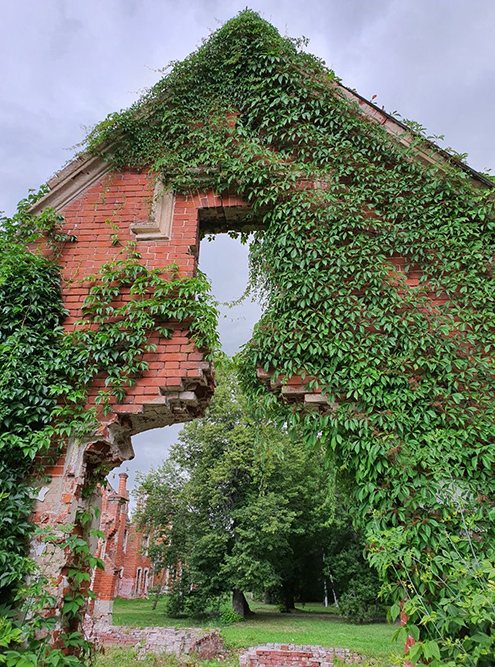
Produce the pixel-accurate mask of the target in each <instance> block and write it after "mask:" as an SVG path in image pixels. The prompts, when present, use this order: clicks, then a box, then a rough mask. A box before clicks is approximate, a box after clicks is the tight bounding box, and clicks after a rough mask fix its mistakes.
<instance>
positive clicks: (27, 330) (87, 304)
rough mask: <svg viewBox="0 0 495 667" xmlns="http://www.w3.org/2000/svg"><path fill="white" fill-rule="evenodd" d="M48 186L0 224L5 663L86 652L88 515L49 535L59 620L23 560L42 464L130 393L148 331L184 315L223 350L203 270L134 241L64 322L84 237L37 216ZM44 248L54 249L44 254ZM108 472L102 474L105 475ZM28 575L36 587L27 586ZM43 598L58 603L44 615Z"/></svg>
mask: <svg viewBox="0 0 495 667" xmlns="http://www.w3.org/2000/svg"><path fill="white" fill-rule="evenodd" d="M42 194H43V190H41V191H40V193H38V195H30V196H29V197H28V198H27V199H25V200H23V201H22V202H21V203H20V205H19V207H18V211H17V213H16V214H15V215H14V216H13V217H12V218H2V227H1V229H0V369H1V371H0V453H1V463H0V616H1V618H2V621H1V622H0V646H2V647H4V648H5V651H4V653H2V654H0V664H6V665H21V664H25V665H31V664H39V665H45V664H46V665H48V664H53V665H79V664H82V662H81V660H83V659H84V656H86V655H87V654H88V651H89V650H90V646H89V644H88V643H87V642H85V640H84V638H83V637H82V635H81V634H80V633H79V630H78V626H79V623H80V621H81V618H82V616H81V614H82V610H83V609H84V606H85V603H86V599H87V595H88V591H87V578H88V576H89V575H88V574H87V570H88V567H91V568H92V567H94V566H95V565H98V563H96V561H95V560H94V559H93V558H92V556H91V554H90V552H89V549H88V544H87V541H86V539H84V531H85V524H86V523H87V516H82V515H81V516H78V517H77V521H76V525H74V526H68V527H63V529H62V528H59V527H53V530H52V531H51V532H50V531H48V533H47V534H46V535H45V536H44V539H45V540H46V541H48V542H50V543H51V544H53V545H55V546H56V548H58V549H63V550H65V551H67V552H68V553H70V554H71V555H72V565H71V567H70V568H69V570H68V574H67V576H68V584H69V590H68V591H67V593H66V594H65V597H64V601H63V607H62V608H61V610H60V613H59V616H60V618H59V617H58V616H57V613H56V612H55V608H56V607H57V601H55V600H53V599H52V598H50V596H48V597H47V596H46V595H45V591H44V588H45V586H46V583H47V582H46V581H44V580H43V578H42V577H41V575H39V573H38V574H36V573H35V568H34V564H33V562H32V561H31V560H30V559H29V558H28V556H27V547H28V540H29V538H30V537H31V535H32V532H33V528H34V527H33V525H32V524H31V523H30V522H29V516H30V513H31V511H32V508H33V503H34V498H33V493H32V489H31V487H30V478H32V476H33V475H36V474H42V467H41V465H39V462H41V460H43V462H44V463H45V462H50V461H55V460H56V459H57V457H58V456H59V454H60V452H61V448H62V446H63V445H64V443H65V442H66V441H67V439H68V438H72V439H76V441H77V439H79V438H81V437H83V436H87V435H88V434H89V433H92V432H94V431H95V430H96V428H97V426H98V418H99V417H101V416H102V415H101V413H103V414H104V413H105V412H107V411H108V410H110V406H111V403H113V402H119V401H123V400H124V399H125V396H126V393H127V390H128V388H129V387H132V386H133V385H134V384H135V382H136V379H137V378H138V377H139V376H140V374H141V373H142V372H143V371H144V370H147V368H148V362H147V360H146V358H145V355H146V353H150V352H153V351H154V349H155V346H154V344H153V343H152V342H150V339H151V337H152V336H155V337H156V340H160V338H162V339H163V338H169V337H170V336H171V335H172V332H173V328H174V326H177V325H178V324H181V323H182V325H183V326H186V327H187V328H188V330H189V331H190V332H191V340H192V342H194V343H195V344H196V346H197V347H198V348H199V349H202V350H203V351H204V353H205V357H206V358H208V357H209V356H210V355H211V354H212V353H213V351H214V350H215V349H216V348H217V346H218V337H217V333H216V319H217V311H216V308H215V304H214V302H213V301H212V299H211V297H210V294H209V283H208V281H207V280H206V278H205V277H204V276H203V275H202V274H201V273H198V275H197V276H196V277H194V278H192V277H182V276H181V275H180V273H179V270H178V268H177V266H175V265H171V266H169V267H165V268H163V269H155V270H148V269H147V268H145V267H144V266H142V265H141V264H140V261H139V260H140V255H139V253H137V252H136V251H135V248H134V247H133V246H132V245H130V246H129V247H126V248H124V249H123V250H122V251H120V252H119V253H118V254H117V255H116V257H115V258H114V260H112V261H111V262H108V263H107V264H104V265H103V266H102V267H101V269H100V270H99V271H98V272H97V273H95V274H94V275H92V276H87V277H86V278H85V279H84V281H85V282H89V283H90V284H89V286H88V287H89V291H88V296H87V298H86V299H85V301H84V303H83V304H82V314H83V316H82V318H81V320H80V321H78V322H77V323H76V325H75V326H74V328H73V330H68V329H65V328H64V326H63V322H64V318H65V316H66V315H67V311H66V310H65V308H64V305H63V300H62V294H61V288H60V271H59V267H58V266H57V264H56V259H57V258H58V257H59V256H60V254H61V253H63V248H64V245H65V244H66V243H69V242H71V243H72V242H77V239H76V238H75V237H72V236H69V235H66V234H64V232H63V227H62V225H63V218H62V217H61V216H60V215H58V214H57V213H56V212H55V211H53V210H51V209H46V210H45V211H44V212H43V213H42V214H41V215H40V216H37V217H34V216H32V215H31V214H30V213H29V208H30V206H31V205H32V204H33V203H34V201H36V199H37V197H39V196H41V195H42ZM47 246H48V248H50V249H51V251H52V252H51V255H50V256H46V254H44V253H43V252H42V248H43V247H45V248H46V247H47ZM97 376H99V377H104V378H105V385H106V389H105V390H103V391H100V392H99V394H98V396H97V401H96V403H97V406H98V404H99V405H100V407H99V408H98V407H97V406H93V407H89V392H90V389H91V386H92V383H93V380H94V379H95V378H96V377H97ZM98 409H99V410H100V413H98V412H97V410H98ZM40 457H42V458H40ZM38 468H39V469H38ZM100 472H101V474H100V478H101V479H102V478H103V476H104V474H105V472H107V471H105V470H102V471H100ZM100 478H99V479H100ZM61 530H62V533H60V531H61ZM59 533H60V534H59ZM81 535H82V536H81ZM27 575H29V576H30V578H31V582H32V583H31V584H30V585H29V586H28V587H27V588H24V584H23V582H24V580H25V578H26V576H27ZM47 605H48V607H53V608H54V612H53V614H52V615H49V616H48V617H47V616H46V607H47ZM14 608H17V610H18V612H17V615H14V611H13V610H14ZM42 610H44V611H43V613H41V616H40V612H41V611H42ZM19 614H20V616H19ZM22 619H23V620H22ZM55 621H57V622H58V621H60V622H61V625H62V629H63V630H64V631H63V632H62V634H60V636H59V640H58V641H59V644H61V648H57V649H56V650H55V649H54V650H51V649H50V645H49V641H48V638H49V634H48V635H47V633H49V630H50V628H51V627H52V626H53V622H55Z"/></svg>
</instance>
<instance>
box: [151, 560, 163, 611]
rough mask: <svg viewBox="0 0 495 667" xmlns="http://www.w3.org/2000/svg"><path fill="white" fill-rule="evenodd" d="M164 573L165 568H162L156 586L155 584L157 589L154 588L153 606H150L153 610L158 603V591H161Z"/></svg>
mask: <svg viewBox="0 0 495 667" xmlns="http://www.w3.org/2000/svg"><path fill="white" fill-rule="evenodd" d="M165 573H166V570H165V568H162V573H161V576H160V580H159V582H158V586H157V589H156V594H155V598H154V600H153V606H152V609H153V611H155V609H156V605H157V604H158V600H159V599H160V593H161V592H162V586H163V580H164V578H165Z"/></svg>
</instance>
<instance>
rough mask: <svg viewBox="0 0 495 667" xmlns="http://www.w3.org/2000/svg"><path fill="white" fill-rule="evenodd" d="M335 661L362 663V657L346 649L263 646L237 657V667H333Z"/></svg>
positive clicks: (281, 645)
mask: <svg viewBox="0 0 495 667" xmlns="http://www.w3.org/2000/svg"><path fill="white" fill-rule="evenodd" d="M335 659H337V660H339V661H340V662H344V663H348V664H357V663H363V662H364V658H363V656H360V655H358V654H357V653H353V652H352V651H350V650H349V649H347V648H324V647H323V646H294V645H293V644H265V645H261V646H254V647H253V648H250V649H248V650H247V651H246V652H245V653H243V654H242V655H241V656H239V667H334V664H335ZM339 664H340V663H339Z"/></svg>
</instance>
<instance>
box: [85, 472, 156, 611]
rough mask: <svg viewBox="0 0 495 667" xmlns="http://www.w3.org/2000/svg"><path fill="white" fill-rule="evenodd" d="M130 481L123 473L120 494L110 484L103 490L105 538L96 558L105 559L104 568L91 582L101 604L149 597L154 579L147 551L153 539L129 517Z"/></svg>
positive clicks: (101, 519) (98, 570) (103, 528)
mask: <svg viewBox="0 0 495 667" xmlns="http://www.w3.org/2000/svg"><path fill="white" fill-rule="evenodd" d="M127 478H128V475H127V474H126V473H120V475H119V488H118V491H114V489H113V488H112V486H111V485H110V484H108V485H107V486H106V487H105V488H103V489H102V507H101V516H100V530H101V531H102V532H103V533H104V535H105V537H104V538H103V539H101V540H100V541H99V544H98V549H97V552H96V556H97V557H98V558H101V559H102V560H103V563H104V565H105V569H104V570H101V569H99V568H95V570H94V572H93V575H92V580H91V590H92V591H93V592H94V593H95V595H96V597H97V599H98V600H100V601H103V600H108V601H110V600H114V599H115V598H116V597H123V598H144V597H147V595H148V592H149V590H150V588H151V587H152V586H153V584H154V580H155V576H154V572H153V563H152V562H151V558H150V557H149V555H148V553H147V550H146V547H147V544H148V542H149V538H150V536H149V535H145V534H144V533H142V532H141V531H139V530H138V529H137V528H136V526H134V525H133V524H132V523H131V521H130V518H129V492H128V491H127V488H126V483H127ZM160 580H161V576H160V573H159V574H158V575H157V581H160ZM100 607H101V605H100Z"/></svg>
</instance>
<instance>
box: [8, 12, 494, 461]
mask: <svg viewBox="0 0 495 667" xmlns="http://www.w3.org/2000/svg"><path fill="white" fill-rule="evenodd" d="M246 4H247V0H239V1H237V0H230V1H228V2H227V1H222V0H188V1H187V2H182V1H181V0H174V1H171V0H84V1H83V2H79V1H78V0H15V1H14V0H0V26H1V27H2V33H1V40H0V66H1V72H2V76H1V79H0V210H4V211H5V212H6V213H7V214H12V213H13V211H14V209H15V204H16V202H17V201H18V200H19V199H20V198H21V197H23V196H24V195H25V194H26V193H27V191H28V189H29V188H37V187H38V186H39V185H40V184H42V183H44V182H45V181H46V180H47V179H48V178H49V177H50V176H51V175H52V174H53V173H54V172H55V171H57V170H58V169H60V167H61V166H62V165H63V164H64V163H65V162H67V161H68V160H69V159H70V158H71V157H72V155H73V154H74V150H70V147H74V146H75V145H76V144H78V143H79V142H81V141H82V139H83V138H84V136H85V134H86V131H87V128H88V127H91V126H92V125H94V124H95V123H97V122H98V121H100V120H102V119H103V118H104V117H105V116H106V115H107V114H108V113H110V112H112V111H117V110H119V109H121V108H124V107H127V106H129V105H130V104H131V103H132V102H133V101H134V100H135V99H136V97H137V96H138V95H139V91H141V90H143V89H144V88H146V87H147V86H150V85H152V84H153V83H155V82H156V81H157V80H158V78H159V77H160V74H159V72H158V71H157V70H159V69H160V68H163V67H165V66H166V65H167V64H168V63H169V62H170V61H171V60H181V59H182V58H184V57H186V56H187V55H188V54H189V53H190V52H191V51H193V50H194V49H195V48H196V47H197V46H198V45H199V43H200V41H201V39H202V38H204V37H208V35H209V33H210V32H211V31H212V30H215V29H216V28H217V27H219V25H220V24H221V23H223V22H224V21H226V20H227V19H229V18H231V17H232V16H234V15H235V14H236V13H237V12H238V11H240V10H242V9H244V8H245V7H246ZM248 6H249V7H250V8H251V9H254V10H256V11H258V12H260V14H261V15H262V16H263V17H264V18H266V19H267V20H268V21H270V22H271V23H273V24H274V25H275V26H276V27H277V28H278V29H279V30H280V32H281V33H282V34H287V35H289V36H292V37H300V36H303V35H304V36H306V37H308V38H309V40H310V42H309V46H308V50H309V51H310V52H312V53H314V54H316V55H318V56H319V57H321V58H323V59H324V60H325V62H326V63H327V65H328V66H329V67H331V68H332V69H334V70H335V72H336V73H337V75H338V76H339V77H340V78H341V79H342V80H343V83H344V84H345V85H347V86H350V87H351V88H355V89H356V90H357V91H358V92H359V93H360V94H361V95H363V96H364V97H367V98H368V99H370V98H371V97H372V96H373V95H376V96H377V97H376V98H375V99H374V102H375V103H376V104H379V105H380V106H382V105H383V106H384V107H385V109H386V110H388V111H399V112H400V113H401V115H402V116H403V117H404V118H407V119H414V120H416V121H418V122H420V123H421V124H422V125H424V126H425V127H426V128H427V129H428V131H429V132H430V133H431V134H436V135H438V134H444V135H445V138H446V143H445V144H444V145H446V146H452V147H453V148H454V149H455V150H457V151H458V152H460V153H468V154H469V158H468V162H469V164H470V165H471V166H472V167H474V168H475V169H478V170H486V169H488V168H490V167H493V168H494V170H495V132H494V130H493V121H492V119H493V117H494V106H495V0H322V1H318V0H304V1H303V2H296V1H294V0H276V1H272V0H256V1H255V0H253V1H251V2H250V3H249V5H248ZM200 261H201V267H202V268H203V270H205V271H206V272H207V273H208V275H209V276H210V278H211V279H212V281H213V286H214V291H215V294H216V296H217V297H218V298H219V299H220V300H230V299H235V298H237V297H238V296H240V294H241V293H242V292H243V289H244V286H245V282H246V276H247V273H246V272H247V259H246V254H245V249H243V248H240V246H239V245H237V244H233V243H232V242H231V241H230V240H229V239H225V238H223V237H220V238H219V239H218V240H216V241H215V242H213V243H211V244H207V243H206V242H205V243H204V244H203V245H202V248H201V258H200ZM257 315H258V311H257V309H256V308H255V307H254V306H253V305H250V304H248V305H246V306H244V307H242V308H240V309H237V310H236V311H235V312H234V311H232V312H230V314H229V318H228V319H226V320H223V321H222V337H223V343H224V347H225V349H226V350H227V351H228V352H229V353H233V352H235V350H236V349H237V348H238V347H239V345H241V344H242V343H243V342H245V341H246V340H247V339H248V338H249V335H250V330H251V327H252V324H253V322H254V321H255V320H256V318H257ZM176 433H177V429H174V428H172V427H170V428H168V429H164V430H161V431H153V432H150V433H148V434H143V435H141V436H140V437H139V439H138V438H136V439H135V442H134V445H135V449H136V459H135V460H134V461H133V462H132V463H130V464H129V465H128V466H127V467H128V468H129V470H130V472H133V471H134V470H135V469H136V468H141V469H146V468H148V467H149V465H150V464H155V465H156V464H157V463H159V462H160V461H161V459H162V458H163V456H164V454H165V452H166V449H167V446H168V444H169V443H170V442H171V441H173V439H174V438H175V435H176Z"/></svg>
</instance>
